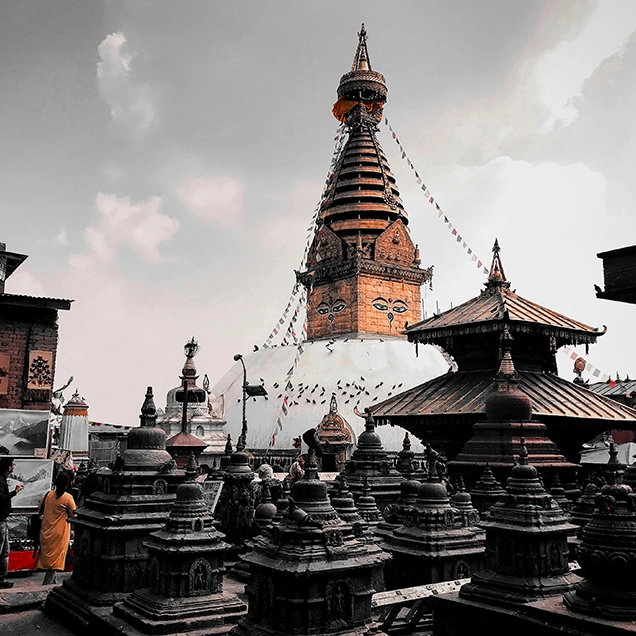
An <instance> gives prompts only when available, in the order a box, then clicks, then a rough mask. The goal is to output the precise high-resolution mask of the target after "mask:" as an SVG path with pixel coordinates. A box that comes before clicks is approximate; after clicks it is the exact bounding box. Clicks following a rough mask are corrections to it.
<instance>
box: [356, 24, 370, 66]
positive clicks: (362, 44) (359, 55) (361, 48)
mask: <svg viewBox="0 0 636 636" xmlns="http://www.w3.org/2000/svg"><path fill="white" fill-rule="evenodd" d="M351 70H352V71H370V70H372V69H371V60H370V59H369V51H368V50H367V31H366V29H365V28H364V22H363V23H362V26H361V27H360V32H359V33H358V48H357V49H356V54H355V55H354V56H353V64H352V65H351Z"/></svg>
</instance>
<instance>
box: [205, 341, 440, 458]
mask: <svg viewBox="0 0 636 636" xmlns="http://www.w3.org/2000/svg"><path fill="white" fill-rule="evenodd" d="M303 350H304V352H303V354H302V355H301V356H300V358H299V359H298V365H297V368H296V370H295V372H294V374H293V376H292V377H291V380H290V382H291V385H292V386H291V388H290V389H289V390H288V392H287V395H288V398H289V408H288V414H287V416H284V417H282V418H281V419H282V430H279V428H278V427H277V425H276V421H277V419H278V417H279V416H280V415H281V407H282V400H283V395H284V387H285V378H286V377H287V372H288V371H289V369H290V368H291V367H292V366H293V365H294V358H295V356H296V352H297V349H296V347H294V346H291V345H290V346H278V347H270V348H266V349H260V350H259V351H255V352H252V353H250V354H247V355H245V356H244V357H243V361H244V362H245V366H246V369H247V380H248V382H249V383H251V384H258V383H259V382H260V379H261V378H262V379H263V381H264V382H263V383H264V386H265V389H266V390H267V392H268V399H267V400H265V399H263V398H252V399H249V400H248V402H247V420H248V433H247V445H248V447H249V448H250V449H256V448H263V449H267V448H273V449H278V448H281V449H288V448H292V444H293V440H294V438H296V437H299V436H302V434H303V433H304V432H305V431H306V430H307V428H308V426H309V425H308V424H307V423H308V422H319V421H320V420H321V419H322V417H323V416H324V414H325V412H326V411H327V410H328V408H329V399H330V397H331V395H332V393H335V394H336V397H337V400H338V412H339V413H340V415H342V417H343V418H344V419H345V420H346V421H347V422H348V423H349V425H350V429H351V432H352V437H353V439H352V442H353V443H354V444H357V443H358V437H359V436H360V435H361V434H362V432H363V431H364V420H363V419H362V418H360V417H357V416H356V415H355V413H354V411H353V409H354V407H357V408H358V410H360V411H362V410H363V409H364V408H365V407H370V406H372V405H373V404H376V403H378V402H380V401H382V400H384V399H386V398H387V397H390V396H391V395H395V394H397V393H399V392H402V391H406V390H407V389H410V388H412V387H414V386H417V385H419V384H422V383H423V382H426V381H428V380H431V379H432V378H434V377H437V376H439V375H442V374H443V373H446V371H448V367H449V363H448V362H447V361H446V360H445V359H444V357H443V355H442V354H441V353H440V352H439V351H438V350H437V349H435V348H434V347H432V346H421V345H420V346H419V353H418V356H417V357H416V350H415V346H414V345H413V344H411V343H410V342H408V341H407V340H406V339H405V338H400V337H396V336H381V337H380V336H378V335H369V337H366V336H360V337H354V336H349V337H348V336H346V335H342V336H338V337H334V338H333V339H330V340H328V339H324V340H313V341H307V342H305V343H303ZM242 384H243V369H242V367H241V364H240V363H239V362H237V363H235V364H234V366H232V367H231V368H230V369H229V371H228V372H227V373H226V374H225V375H224V376H223V377H222V378H221V379H220V380H219V381H218V382H217V383H216V385H215V386H214V387H212V391H213V393H214V394H215V395H218V396H220V397H224V399H225V412H224V416H223V419H225V420H226V422H227V423H226V425H225V431H226V432H227V433H230V434H231V435H232V439H237V438H238V436H239V434H240V432H241V417H242V408H241V407H242V405H241V397H242ZM274 433H276V437H275V443H274V446H273V447H271V446H270V442H271V439H272V435H273V434H274ZM404 433H405V431H404V429H402V428H400V427H398V426H379V427H378V429H377V431H376V435H379V437H380V440H381V442H382V445H383V446H384V448H385V450H388V451H399V450H401V449H402V440H403V438H404ZM374 443H375V440H374ZM412 444H413V450H414V451H416V452H422V451H423V447H422V445H421V443H420V442H419V441H418V440H417V439H415V438H412Z"/></svg>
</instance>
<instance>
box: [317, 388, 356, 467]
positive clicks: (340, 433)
mask: <svg viewBox="0 0 636 636" xmlns="http://www.w3.org/2000/svg"><path fill="white" fill-rule="evenodd" d="M316 435H318V439H319V440H320V447H321V449H322V456H321V457H320V459H319V461H320V469H321V471H322V472H338V473H339V472H340V471H341V470H343V469H344V467H345V462H346V461H347V459H349V458H350V457H351V453H352V451H353V431H352V429H351V426H350V425H349V423H348V422H347V421H346V420H345V419H344V418H343V417H342V415H340V413H338V401H337V399H336V394H335V393H332V394H331V400H330V401H329V412H328V413H327V414H326V415H325V416H324V417H323V418H322V420H321V421H320V424H318V426H317V427H316Z"/></svg>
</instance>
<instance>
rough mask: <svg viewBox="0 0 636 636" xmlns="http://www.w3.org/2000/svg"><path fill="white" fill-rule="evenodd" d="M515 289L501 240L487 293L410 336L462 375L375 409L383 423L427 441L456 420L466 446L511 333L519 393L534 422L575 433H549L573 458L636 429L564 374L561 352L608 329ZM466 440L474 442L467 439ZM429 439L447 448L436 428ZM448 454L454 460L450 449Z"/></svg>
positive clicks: (633, 417) (634, 414)
mask: <svg viewBox="0 0 636 636" xmlns="http://www.w3.org/2000/svg"><path fill="white" fill-rule="evenodd" d="M510 286H511V285H510V282H509V281H508V280H507V279H506V276H505V273H504V269H503V265H502V262H501V257H500V248H499V244H498V243H497V241H495V245H494V247H493V262H492V265H491V268H490V274H489V276H488V280H487V282H486V285H485V288H484V290H483V291H482V292H481V294H480V295H479V296H477V297H476V298H473V299H472V300H469V301H468V302H466V303H464V304H462V305H459V306H458V307H454V308H453V309H450V310H449V311H446V312H444V313H441V314H438V315H434V316H432V317H431V318H428V319H427V320H423V321H422V322H419V323H417V324H415V325H413V326H411V327H409V328H408V329H407V330H406V332H405V333H406V334H407V336H408V338H409V340H410V341H411V342H415V343H418V344H433V345H437V346H438V347H441V348H442V349H444V350H445V351H446V352H447V353H448V354H449V355H451V356H452V357H453V358H454V360H455V362H456V363H457V365H458V371H457V372H449V373H446V374H445V375H442V376H439V377H437V378H434V379H432V380H429V381H428V382H425V383H424V384H421V385H419V386H416V387H414V388H412V389H409V390H408V391H405V392H403V393H400V394H398V395H396V396H393V397H391V398H389V399H387V400H385V401H384V402H381V403H379V404H377V405H374V406H373V407H372V409H371V410H372V412H373V414H374V416H375V417H376V418H377V420H378V422H379V423H391V424H394V425H399V426H402V427H404V428H406V429H408V430H409V431H411V432H412V433H414V434H415V435H417V436H418V437H420V438H422V432H423V430H425V429H426V428H427V426H428V425H429V424H433V423H434V422H436V423H437V424H441V423H442V422H450V421H452V422H453V425H454V426H455V427H456V428H455V429H454V438H455V441H461V442H463V441H466V439H468V435H469V427H470V426H472V424H474V423H475V422H477V421H478V420H481V419H483V417H484V414H485V412H486V401H487V399H488V397H489V396H490V394H491V393H492V392H493V391H496V390H497V386H496V381H495V375H496V373H497V370H498V368H499V364H500V360H501V351H502V344H501V339H502V337H503V334H504V332H508V333H510V334H512V335H513V336H514V345H513V349H512V351H513V356H514V360H515V367H516V370H517V372H518V375H519V390H520V391H522V392H523V393H525V394H526V395H527V396H528V397H529V398H530V399H531V400H532V414H533V419H539V420H542V421H543V420H544V419H545V422H546V423H548V420H552V421H554V422H555V423H556V422H560V424H558V426H565V427H567V430H564V431H561V433H560V434H559V433H558V434H557V436H556V437H553V433H554V430H552V431H549V435H550V437H551V439H553V441H555V442H556V443H557V445H558V446H559V448H560V449H561V450H562V451H563V452H564V453H565V454H566V456H568V457H570V458H572V459H573V458H574V456H575V454H576V452H578V446H579V445H580V444H581V443H583V442H584V441H585V440H586V439H589V438H590V437H593V436H594V435H595V434H596V433H597V432H601V431H602V430H604V429H605V428H612V427H619V428H626V429H628V428H633V427H635V426H636V411H634V410H633V409H631V408H629V407H627V406H624V405H622V404H620V403H618V402H616V401H614V400H611V399H609V398H607V397H605V396H603V395H599V394H598V393H594V392H591V391H589V390H587V389H585V388H584V387H581V386H579V385H577V384H574V383H572V382H569V381H567V380H564V379H562V378H560V377H559V376H558V375H557V366H556V352H557V350H558V349H559V348H560V347H561V346H563V345H566V344H567V345H577V344H592V343H594V342H596V339H597V338H598V337H599V336H601V335H603V334H604V333H605V330H602V331H601V330H599V329H596V328H593V327H590V326H589V325H586V324H584V323H582V322H579V321H577V320H574V319H572V318H568V317H567V316H564V315H563V314H560V313H557V312H555V311H552V310H551V309H547V308H546V307H542V306H541V305H538V304H536V303H534V302H531V301H529V300H526V299H525V298H522V297H521V296H519V295H518V294H517V293H516V291H514V290H511V289H510ZM570 420H576V426H570V425H569V424H570V423H572V424H573V422H570ZM460 429H461V430H460ZM597 429H599V430H597ZM463 435H466V437H465V438H464V439H462V440H459V439H458V438H460V437H462V436H463ZM559 435H561V437H560V438H559ZM586 436H587V437H586ZM427 439H429V440H431V442H432V441H433V439H436V441H437V443H438V445H439V444H440V441H439V438H435V436H434V435H433V436H431V434H430V428H429V434H428V437H427ZM452 445H453V444H451V446H452ZM455 446H456V445H455ZM455 446H453V448H454V451H455V452H457V450H458V448H457V447H455ZM446 450H448V452H449V453H450V454H451V455H452V454H453V449H451V448H450V447H448V448H447V449H446Z"/></svg>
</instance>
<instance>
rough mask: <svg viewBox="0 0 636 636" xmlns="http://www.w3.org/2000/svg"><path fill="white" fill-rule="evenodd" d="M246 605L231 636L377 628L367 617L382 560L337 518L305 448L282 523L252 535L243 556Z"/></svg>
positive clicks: (341, 633) (348, 633) (349, 633)
mask: <svg viewBox="0 0 636 636" xmlns="http://www.w3.org/2000/svg"><path fill="white" fill-rule="evenodd" d="M245 559H246V561H249V564H250V567H251V572H252V577H251V580H250V583H249V585H248V586H247V588H246V591H247V594H248V599H249V609H248V614H247V617H246V618H245V619H242V620H241V621H240V622H239V624H238V626H237V627H236V628H234V630H233V631H232V634H233V635H234V636H243V635H244V636H248V635H249V636H265V635H267V636H283V635H286V634H297V635H302V634H307V635H309V634H334V635H337V636H354V635H355V636H366V635H367V634H368V635H370V634H380V633H381V632H379V631H378V630H377V626H376V625H375V624H373V622H372V618H371V597H372V595H373V594H374V593H375V591H376V590H375V588H374V585H373V581H374V579H377V577H378V576H381V572H382V566H383V563H384V559H383V558H382V557H381V556H380V553H375V554H370V553H369V550H368V548H367V545H366V543H365V541H363V540H362V539H361V538H359V537H356V535H355V534H354V530H353V528H352V526H351V524H349V523H347V522H345V521H343V520H342V519H341V518H339V517H338V515H337V514H336V511H335V510H334V508H333V506H332V505H331V503H330V502H329V498H328V496H327V485H326V484H325V483H324V482H322V481H320V480H319V479H318V470H317V466H316V462H315V458H314V453H313V451H310V454H309V458H308V460H307V464H306V471H305V474H304V476H303V477H302V479H300V480H299V481H298V482H296V483H295V484H294V485H293V487H292V493H291V498H290V500H289V509H288V512H287V513H285V516H284V518H283V519H282V521H281V522H280V523H279V524H278V525H275V526H273V527H271V528H268V529H265V530H264V532H263V533H262V534H261V535H259V536H258V537H256V539H255V541H254V551H253V552H252V553H250V554H248V555H247V556H246V557H245Z"/></svg>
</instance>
